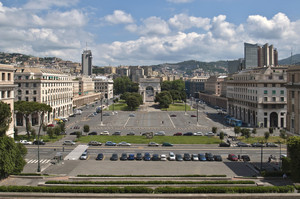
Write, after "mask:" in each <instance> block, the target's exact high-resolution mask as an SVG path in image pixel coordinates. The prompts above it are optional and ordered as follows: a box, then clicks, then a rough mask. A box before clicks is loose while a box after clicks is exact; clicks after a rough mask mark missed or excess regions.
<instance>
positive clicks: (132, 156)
mask: <svg viewBox="0 0 300 199" xmlns="http://www.w3.org/2000/svg"><path fill="white" fill-rule="evenodd" d="M127 160H135V157H134V154H132V153H131V154H129V155H128V158H127Z"/></svg>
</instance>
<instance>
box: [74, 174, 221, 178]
mask: <svg viewBox="0 0 300 199" xmlns="http://www.w3.org/2000/svg"><path fill="white" fill-rule="evenodd" d="M77 177H227V176H226V175H197V174H195V175H77Z"/></svg>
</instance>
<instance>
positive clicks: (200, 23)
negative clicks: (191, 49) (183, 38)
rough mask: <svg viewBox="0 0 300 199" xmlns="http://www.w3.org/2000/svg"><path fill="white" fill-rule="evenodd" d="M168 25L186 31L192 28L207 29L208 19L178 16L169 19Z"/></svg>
mask: <svg viewBox="0 0 300 199" xmlns="http://www.w3.org/2000/svg"><path fill="white" fill-rule="evenodd" d="M168 22H169V24H170V25H171V26H173V27H175V28H177V29H178V30H180V31H182V30H186V29H189V28H192V27H197V28H203V29H204V30H207V29H209V25H210V19H209V18H202V17H194V16H188V15H186V14H178V15H175V16H174V17H172V18H170V19H169V21H168Z"/></svg>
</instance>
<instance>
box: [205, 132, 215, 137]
mask: <svg viewBox="0 0 300 199" xmlns="http://www.w3.org/2000/svg"><path fill="white" fill-rule="evenodd" d="M214 135H215V134H214V133H213V132H208V133H205V136H214Z"/></svg>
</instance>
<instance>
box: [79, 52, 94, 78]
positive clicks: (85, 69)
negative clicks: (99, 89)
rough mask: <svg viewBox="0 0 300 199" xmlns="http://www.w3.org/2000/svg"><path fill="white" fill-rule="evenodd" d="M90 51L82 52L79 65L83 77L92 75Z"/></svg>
mask: <svg viewBox="0 0 300 199" xmlns="http://www.w3.org/2000/svg"><path fill="white" fill-rule="evenodd" d="M92 58H93V56H92V51H91V50H84V51H83V53H82V59H81V65H82V71H81V73H82V74H83V75H87V76H90V75H92Z"/></svg>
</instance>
